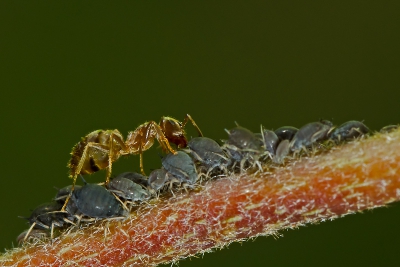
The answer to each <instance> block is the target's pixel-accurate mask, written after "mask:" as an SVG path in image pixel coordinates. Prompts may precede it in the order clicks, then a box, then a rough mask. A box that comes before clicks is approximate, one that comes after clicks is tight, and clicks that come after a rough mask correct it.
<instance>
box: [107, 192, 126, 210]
mask: <svg viewBox="0 0 400 267" xmlns="http://www.w3.org/2000/svg"><path fill="white" fill-rule="evenodd" d="M111 193H112V194H113V195H114V197H115V199H116V200H117V201H118V202H119V203H121V205H122V207H123V208H124V209H125V210H126V211H128V212H129V211H130V210H129V209H128V207H127V206H126V205H125V203H124V202H122V201H121V199H119V197H117V195H116V194H114V192H111Z"/></svg>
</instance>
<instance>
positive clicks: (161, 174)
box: [148, 169, 168, 191]
mask: <svg viewBox="0 0 400 267" xmlns="http://www.w3.org/2000/svg"><path fill="white" fill-rule="evenodd" d="M167 181H168V175H167V171H166V170H164V169H156V170H153V171H152V172H151V173H150V174H149V180H148V183H149V187H150V188H151V189H153V190H155V191H158V190H160V189H161V188H163V187H164V185H165V183H166V182H167Z"/></svg>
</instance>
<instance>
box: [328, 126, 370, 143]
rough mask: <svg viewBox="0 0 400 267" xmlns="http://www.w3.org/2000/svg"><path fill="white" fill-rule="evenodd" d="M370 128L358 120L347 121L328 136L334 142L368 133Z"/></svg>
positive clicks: (348, 139)
mask: <svg viewBox="0 0 400 267" xmlns="http://www.w3.org/2000/svg"><path fill="white" fill-rule="evenodd" d="M369 132H370V130H369V129H368V127H367V126H365V124H364V123H362V122H360V121H348V122H345V123H343V124H342V125H340V126H339V127H337V128H336V129H334V130H333V131H332V132H331V133H330V134H329V138H330V139H331V140H333V141H335V142H341V141H350V140H353V139H354V138H357V137H360V136H362V135H364V134H367V133H369Z"/></svg>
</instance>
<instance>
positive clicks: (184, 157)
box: [161, 151, 198, 185]
mask: <svg viewBox="0 0 400 267" xmlns="http://www.w3.org/2000/svg"><path fill="white" fill-rule="evenodd" d="M161 164H162V166H163V167H164V169H165V170H166V171H167V172H168V174H171V175H172V176H173V177H174V178H176V179H177V180H178V181H179V182H180V183H187V184H190V185H192V184H194V183H195V182H196V180H197V176H198V175H197V170H196V167H195V165H194V162H193V159H192V158H191V157H189V155H188V154H186V153H185V152H183V151H178V153H177V154H171V153H170V154H167V155H166V156H165V157H164V158H163V159H162V160H161Z"/></svg>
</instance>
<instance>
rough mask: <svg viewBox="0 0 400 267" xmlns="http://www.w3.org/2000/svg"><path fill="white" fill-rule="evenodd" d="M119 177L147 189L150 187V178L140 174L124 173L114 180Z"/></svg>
mask: <svg viewBox="0 0 400 267" xmlns="http://www.w3.org/2000/svg"><path fill="white" fill-rule="evenodd" d="M119 177H123V178H125V179H128V180H131V181H132V182H134V183H136V184H140V185H142V186H144V187H146V186H147V185H148V183H147V180H148V177H147V176H144V175H141V174H140V173H137V172H123V173H120V174H118V175H117V176H116V177H115V178H114V179H117V178H119Z"/></svg>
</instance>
